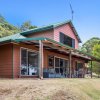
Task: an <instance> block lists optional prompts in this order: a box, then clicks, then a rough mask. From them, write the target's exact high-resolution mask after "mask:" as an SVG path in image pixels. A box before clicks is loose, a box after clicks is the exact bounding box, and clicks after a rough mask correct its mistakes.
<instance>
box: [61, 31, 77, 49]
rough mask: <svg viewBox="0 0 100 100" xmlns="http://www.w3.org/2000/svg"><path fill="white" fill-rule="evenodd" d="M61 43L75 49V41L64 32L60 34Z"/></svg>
mask: <svg viewBox="0 0 100 100" xmlns="http://www.w3.org/2000/svg"><path fill="white" fill-rule="evenodd" d="M60 42H61V43H63V44H66V45H68V46H70V47H73V48H75V39H72V38H71V37H69V36H67V35H65V34H64V33H62V32H60Z"/></svg>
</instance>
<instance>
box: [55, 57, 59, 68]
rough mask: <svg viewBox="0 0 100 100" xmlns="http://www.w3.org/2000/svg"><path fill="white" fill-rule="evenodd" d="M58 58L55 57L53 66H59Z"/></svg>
mask: <svg viewBox="0 0 100 100" xmlns="http://www.w3.org/2000/svg"><path fill="white" fill-rule="evenodd" d="M59 61H60V60H59V58H55V67H59Z"/></svg>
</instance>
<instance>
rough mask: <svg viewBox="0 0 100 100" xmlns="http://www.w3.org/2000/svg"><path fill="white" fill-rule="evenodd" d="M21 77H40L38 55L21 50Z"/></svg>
mask: <svg viewBox="0 0 100 100" xmlns="http://www.w3.org/2000/svg"><path fill="white" fill-rule="evenodd" d="M21 75H24V76H32V75H38V53H37V52H34V51H29V50H28V49H24V48H22V49H21Z"/></svg>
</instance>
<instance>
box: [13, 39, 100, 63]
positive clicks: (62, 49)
mask: <svg viewBox="0 0 100 100" xmlns="http://www.w3.org/2000/svg"><path fill="white" fill-rule="evenodd" d="M39 41H42V42H43V46H44V48H45V49H46V50H49V51H54V52H59V53H64V54H69V53H70V51H71V53H72V56H75V57H80V58H81V59H85V60H89V61H91V60H92V61H97V62H100V59H98V58H96V57H94V56H92V55H90V54H87V53H84V52H82V51H79V50H77V49H74V48H71V47H69V46H67V45H64V44H62V43H60V42H56V41H54V40H52V39H49V38H44V37H41V38H25V39H16V40H15V42H18V43H20V42H22V43H25V44H28V45H35V46H36V47H39Z"/></svg>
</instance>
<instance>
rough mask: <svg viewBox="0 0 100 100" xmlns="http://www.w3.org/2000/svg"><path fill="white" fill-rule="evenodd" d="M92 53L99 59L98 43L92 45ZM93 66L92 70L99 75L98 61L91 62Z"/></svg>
mask: <svg viewBox="0 0 100 100" xmlns="http://www.w3.org/2000/svg"><path fill="white" fill-rule="evenodd" d="M93 55H94V56H95V57H97V58H99V59H100V44H96V45H95V46H94V47H93ZM93 66H94V67H93V71H94V72H95V73H97V74H98V75H99V74H100V63H98V62H93Z"/></svg>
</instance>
